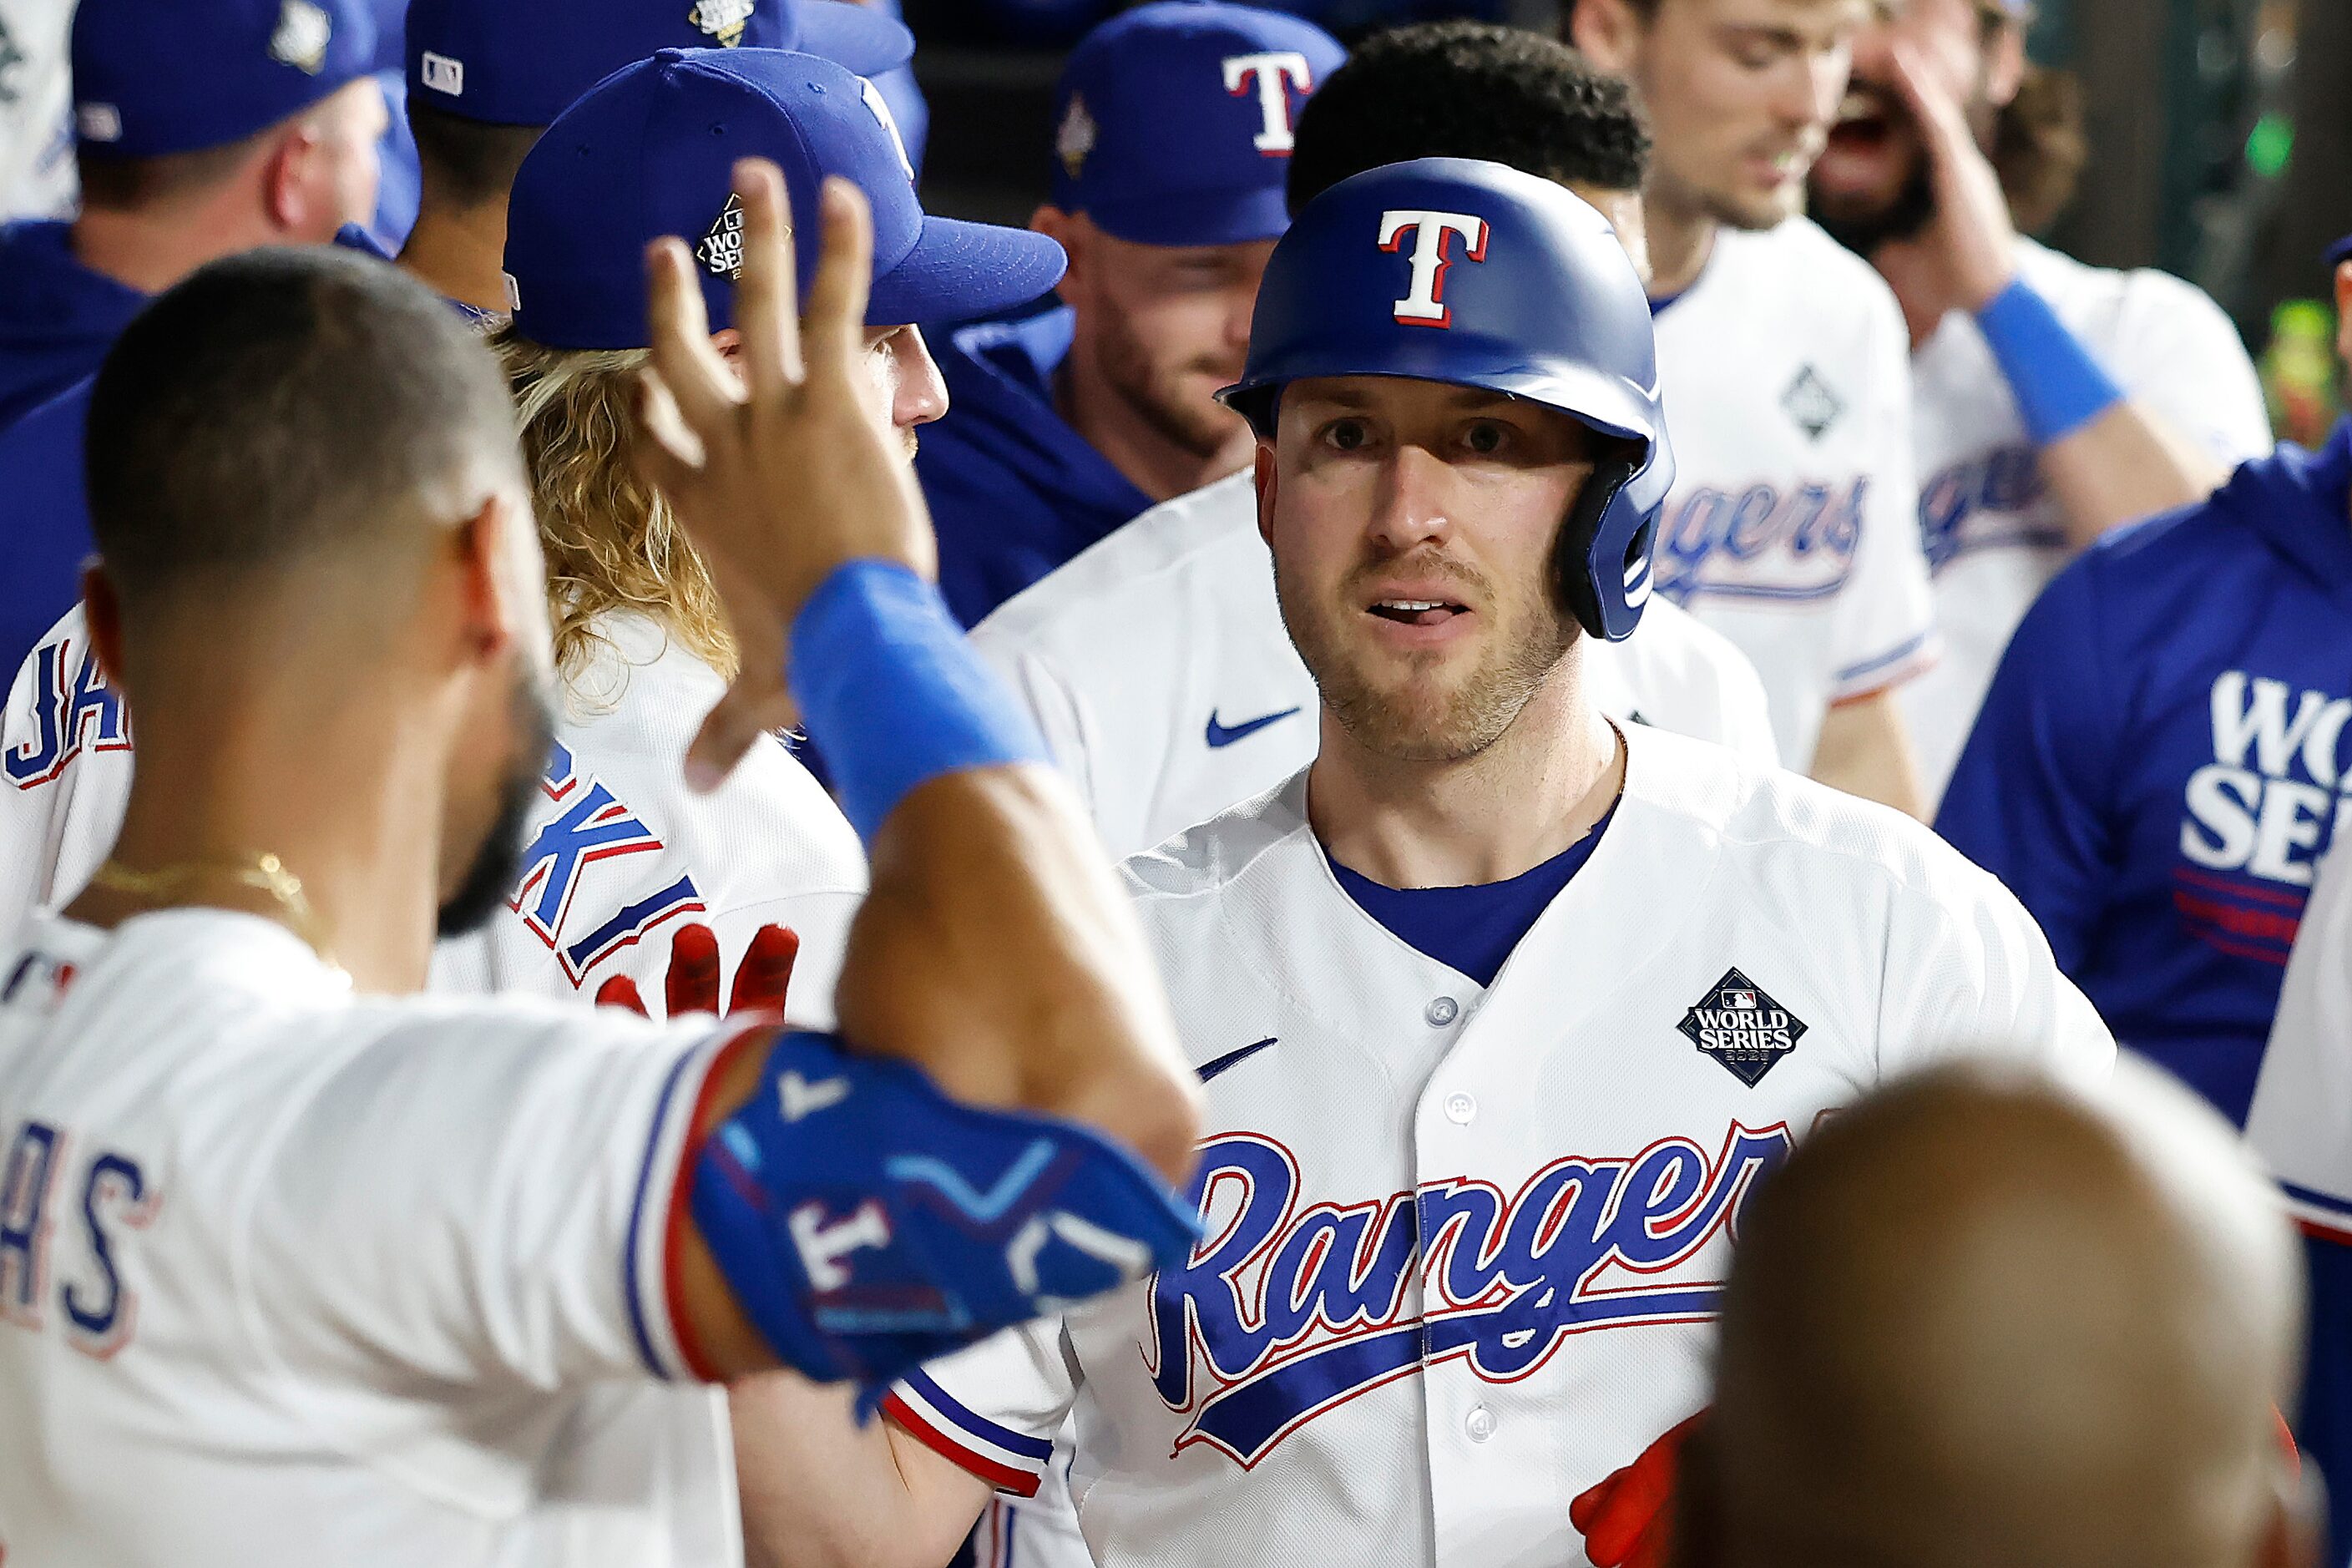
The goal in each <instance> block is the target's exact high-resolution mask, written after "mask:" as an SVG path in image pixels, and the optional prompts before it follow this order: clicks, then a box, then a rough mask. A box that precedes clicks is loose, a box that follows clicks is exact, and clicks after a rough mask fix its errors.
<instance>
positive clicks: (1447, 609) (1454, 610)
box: [1371, 599, 1470, 626]
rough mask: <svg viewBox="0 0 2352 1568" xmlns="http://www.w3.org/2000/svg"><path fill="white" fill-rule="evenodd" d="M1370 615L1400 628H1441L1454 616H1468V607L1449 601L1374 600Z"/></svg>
mask: <svg viewBox="0 0 2352 1568" xmlns="http://www.w3.org/2000/svg"><path fill="white" fill-rule="evenodd" d="M1371 613H1372V614H1373V615H1376V616H1380V618H1381V619H1382V620H1384V621H1394V622H1395V623H1396V624H1397V625H1398V626H1444V624H1445V623H1446V622H1448V621H1450V620H1452V619H1453V618H1454V616H1466V615H1468V614H1469V613H1470V606H1469V605H1458V604H1455V603H1454V602H1453V601H1452V600H1450V599H1375V600H1374V601H1372V605H1371Z"/></svg>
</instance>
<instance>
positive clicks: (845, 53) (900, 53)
mask: <svg viewBox="0 0 2352 1568" xmlns="http://www.w3.org/2000/svg"><path fill="white" fill-rule="evenodd" d="M793 9H794V10H795V11H796V12H797V13H798V14H799V17H800V35H801V37H800V49H799V52H800V53H802V54H804V55H822V56H823V57H824V58H826V59H829V60H831V61H832V62H833V63H834V64H835V65H837V66H839V67H841V68H843V69H844V70H846V71H849V72H850V73H851V74H853V75H856V76H877V75H879V74H880V73H881V72H883V71H893V70H897V69H898V68H899V67H900V66H902V65H905V64H906V63H907V62H908V60H910V59H913V58H915V37H914V35H913V34H911V33H909V32H908V31H907V29H906V28H904V27H902V26H899V25H898V23H896V22H894V21H892V20H890V18H889V17H887V16H883V15H882V14H881V13H880V12H878V11H869V10H867V9H866V7H865V6H863V5H838V4H835V0H819V3H817V4H814V5H809V4H803V5H797V6H795V7H794V8H793Z"/></svg>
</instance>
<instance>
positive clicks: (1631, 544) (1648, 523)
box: [1552, 448, 1654, 642]
mask: <svg viewBox="0 0 2352 1568" xmlns="http://www.w3.org/2000/svg"><path fill="white" fill-rule="evenodd" d="M1641 457H1642V455H1641V453H1640V451H1639V449H1638V448H1636V449H1634V450H1633V451H1623V450H1619V451H1612V452H1611V453H1609V454H1608V455H1606V456H1604V457H1602V458H1601V460H1600V461H1598V462H1597V463H1595V464H1594V465H1593V467H1592V472H1591V475H1590V476H1589V477H1588V478H1587V479H1585V481H1584V489H1582V490H1581V491H1580V492H1578V495H1577V498H1576V502H1575V504H1574V505H1573V506H1571V507H1570V508H1569V511H1568V518H1567V521H1564V522H1563V523H1562V524H1561V525H1560V530H1559V538H1558V539H1557V540H1556V541H1555V542H1553V545H1552V591H1553V596H1554V598H1555V600H1556V602H1557V603H1558V604H1559V606H1560V608H1562V609H1564V610H1566V611H1567V612H1568V613H1569V614H1570V615H1572V616H1575V617H1576V620H1577V624H1578V625H1579V626H1582V627H1583V628H1584V629H1585V631H1586V632H1587V633H1588V634H1590V635H1591V636H1593V637H1601V638H1603V639H1605V640H1607V641H1611V642H1615V641H1619V640H1621V639H1622V638H1624V637H1627V636H1629V635H1631V634H1632V632H1633V623H1634V622H1635V621H1637V620H1639V619H1640V618H1641V613H1642V612H1641V605H1640V604H1639V603H1631V604H1629V603H1628V602H1627V601H1628V593H1627V590H1628V589H1629V588H1630V586H1631V584H1632V583H1633V580H1634V575H1635V570H1636V566H1637V565H1638V566H1639V568H1640V573H1641V577H1642V580H1643V583H1644V584H1645V585H1646V583H1647V579H1648V563H1647V560H1646V556H1647V553H1648V552H1647V550H1646V548H1645V546H1646V544H1647V542H1648V541H1649V540H1650V539H1651V538H1652V537H1653V534H1654V521H1652V520H1648V519H1644V520H1642V521H1641V522H1640V523H1639V525H1638V526H1637V527H1635V528H1634V529H1633V531H1632V535H1631V537H1630V538H1629V539H1628V540H1627V542H1626V543H1625V545H1624V546H1623V548H1622V556H1623V559H1622V560H1615V559H1604V557H1615V556H1617V555H1619V554H1620V553H1621V551H1620V550H1618V549H1614V548H1610V547H1609V539H1608V536H1609V535H1610V534H1612V533H1614V532H1618V531H1621V530H1619V529H1617V528H1612V526H1611V524H1612V522H1615V521H1619V519H1620V517H1621V516H1622V510H1623V503H1622V497H1623V496H1624V494H1625V487H1626V486H1627V485H1630V484H1632V483H1633V476H1634V475H1636V474H1638V473H1639V472H1641V467H1642V465H1641ZM1644 596H1646V595H1644Z"/></svg>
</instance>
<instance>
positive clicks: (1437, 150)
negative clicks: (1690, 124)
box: [1288, 22, 1650, 212]
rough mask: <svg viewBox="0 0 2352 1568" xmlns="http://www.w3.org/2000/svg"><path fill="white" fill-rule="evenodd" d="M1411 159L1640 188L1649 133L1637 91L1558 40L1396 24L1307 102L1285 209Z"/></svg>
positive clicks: (1505, 31) (1471, 26)
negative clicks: (1466, 161)
mask: <svg viewBox="0 0 2352 1568" xmlns="http://www.w3.org/2000/svg"><path fill="white" fill-rule="evenodd" d="M1414 158H1483V159H1486V161H1488V162H1490V163H1505V164H1508V165H1509V166H1510V167H1512V168H1514V169H1517V170H1519V171H1521V172H1522V173H1525V174H1536V175H1539V176H1541V177H1543V178H1545V179H1548V180H1556V181H1560V182H1562V183H1566V182H1570V181H1573V182H1576V183H1578V184H1589V185H1597V186H1600V187H1601V189H1603V190H1611V191H1638V190H1640V189H1641V188H1642V182H1643V179H1644V178H1645V177H1646V176H1647V175H1648V174H1649V167H1650V132H1649V128H1648V127H1647V126H1646V125H1645V124H1643V120H1642V115H1641V111H1640V110H1639V109H1637V108H1636V107H1635V106H1634V102H1633V89H1631V88H1629V87H1627V86H1626V84H1625V83H1624V82H1622V81H1620V80H1619V79H1616V78H1614V77H1612V76H1606V75H1603V74H1602V73H1601V72H1599V71H1596V70H1594V69H1593V68H1592V67H1591V66H1590V65H1588V64H1587V63H1586V62H1585V59H1584V57H1583V56H1582V55H1580V54H1578V53H1577V52H1576V51H1575V50H1574V49H1572V48H1570V47H1568V46H1567V45H1566V44H1563V43H1561V42H1560V41H1559V40H1558V39H1557V38H1549V37H1544V36H1543V35H1542V34H1540V33H1530V32H1528V31H1526V30H1525V29H1523V28H1518V27H1501V26H1491V25H1489V24H1487V23H1484V22H1430V23H1423V24H1420V25H1417V26H1409V27H1398V28H1394V29H1392V30H1391V31H1389V32H1385V33H1378V34H1375V35H1374V36H1373V37H1370V38H1368V39H1366V40H1365V41H1364V42H1363V43H1361V44H1360V45H1358V46H1357V47H1356V49H1355V52H1354V53H1352V54H1350V55H1349V57H1348V60H1347V63H1346V64H1345V65H1342V66H1341V67H1340V68H1339V69H1338V70H1336V71H1333V72H1332V73H1331V76H1330V79H1328V80H1327V81H1325V82H1324V84H1323V86H1322V88H1321V89H1319V90H1318V92H1317V93H1316V94H1315V96H1314V97H1312V98H1310V99H1308V100H1307V107H1306V109H1305V110H1302V111H1301V112H1300V114H1299V117H1298V129H1297V146H1296V147H1295V148H1294V149H1293V150H1292V152H1291V155H1290V185H1289V191H1288V196H1289V202H1290V210H1291V211H1293V212H1297V210H1298V209H1299V208H1301V207H1303V206H1305V205H1307V203H1308V202H1310V201H1312V200H1314V199H1315V197H1316V196H1318V195H1321V194H1322V193H1323V192H1324V191H1326V190H1328V188H1330V187H1331V186H1333V185H1336V184H1339V182H1340V181H1341V180H1344V179H1346V178H1348V177H1349V175H1351V174H1362V173H1363V172H1364V171H1365V170H1367V169H1377V168H1379V167H1381V165H1383V164H1386V163H1406V162H1408V161H1410V160H1412V159H1414Z"/></svg>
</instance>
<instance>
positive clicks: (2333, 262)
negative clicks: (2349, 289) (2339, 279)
mask: <svg viewBox="0 0 2352 1568" xmlns="http://www.w3.org/2000/svg"><path fill="white" fill-rule="evenodd" d="M2347 261H2352V234H2347V235H2346V236H2345V237H2343V238H2342V239H2339V240H2337V241H2336V243H2335V244H2333V245H2331V246H2329V247H2327V269H2328V270H2329V271H2330V272H2333V271H2335V270H2336V268H2339V267H2341V266H2343V265H2344V264H2345V263H2346V262H2347Z"/></svg>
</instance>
